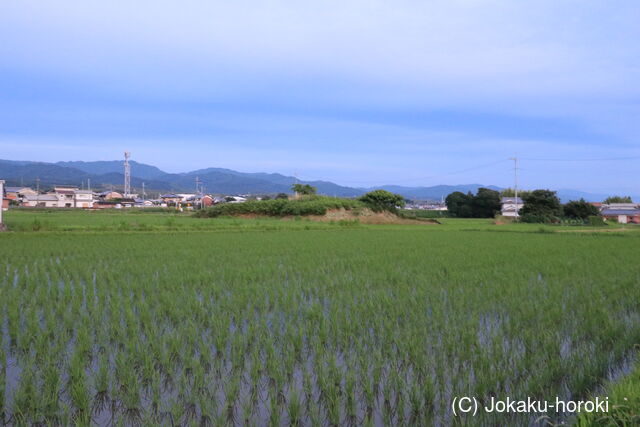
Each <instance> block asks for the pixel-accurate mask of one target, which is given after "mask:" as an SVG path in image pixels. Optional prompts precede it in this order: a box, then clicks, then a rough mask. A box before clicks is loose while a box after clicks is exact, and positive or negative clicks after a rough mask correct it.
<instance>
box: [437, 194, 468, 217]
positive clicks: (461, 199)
mask: <svg viewBox="0 0 640 427" xmlns="http://www.w3.org/2000/svg"><path fill="white" fill-rule="evenodd" d="M444 202H445V204H446V205H447V212H448V213H449V214H450V215H451V216H453V217H457V218H471V217H472V214H473V208H472V207H471V204H472V203H473V195H472V194H471V193H467V194H464V193H462V192H460V191H454V192H453V193H451V194H449V195H448V196H447V198H446V199H445V200H444Z"/></svg>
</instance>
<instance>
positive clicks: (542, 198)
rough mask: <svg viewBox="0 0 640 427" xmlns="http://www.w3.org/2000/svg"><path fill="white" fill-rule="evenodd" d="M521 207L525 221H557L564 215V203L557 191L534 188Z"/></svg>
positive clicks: (522, 217)
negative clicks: (562, 203)
mask: <svg viewBox="0 0 640 427" xmlns="http://www.w3.org/2000/svg"><path fill="white" fill-rule="evenodd" d="M522 200H523V201H524V206H523V207H522V209H520V215H521V220H522V221H523V222H555V221H557V220H558V219H559V218H560V217H561V216H562V205H561V204H560V200H559V199H558V196H556V192H555V191H551V190H534V191H532V192H531V193H529V194H527V195H525V196H524V197H523V198H522Z"/></svg>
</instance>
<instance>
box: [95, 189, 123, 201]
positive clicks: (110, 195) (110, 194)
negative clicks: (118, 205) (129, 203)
mask: <svg viewBox="0 0 640 427" xmlns="http://www.w3.org/2000/svg"><path fill="white" fill-rule="evenodd" d="M98 198H100V199H101V200H114V199H122V194H120V193H118V192H117V191H103V192H102V193H99V194H98Z"/></svg>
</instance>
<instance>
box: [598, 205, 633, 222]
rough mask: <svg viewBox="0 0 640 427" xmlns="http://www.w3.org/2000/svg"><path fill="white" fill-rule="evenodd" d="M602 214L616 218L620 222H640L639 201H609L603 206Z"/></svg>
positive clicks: (609, 217)
mask: <svg viewBox="0 0 640 427" xmlns="http://www.w3.org/2000/svg"><path fill="white" fill-rule="evenodd" d="M600 212H601V214H602V216H603V217H605V218H607V219H615V220H617V221H618V222H619V223H620V224H640V204H639V203H608V204H603V205H602V207H601V211H600Z"/></svg>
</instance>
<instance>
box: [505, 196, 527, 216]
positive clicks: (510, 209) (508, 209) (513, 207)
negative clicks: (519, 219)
mask: <svg viewBox="0 0 640 427" xmlns="http://www.w3.org/2000/svg"><path fill="white" fill-rule="evenodd" d="M500 203H501V205H502V208H501V210H500V215H502V216H513V217H515V216H518V211H520V209H522V207H523V206H524V202H523V201H522V199H521V198H520V197H518V198H517V199H516V198H515V197H503V198H502V199H501V200H500Z"/></svg>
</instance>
